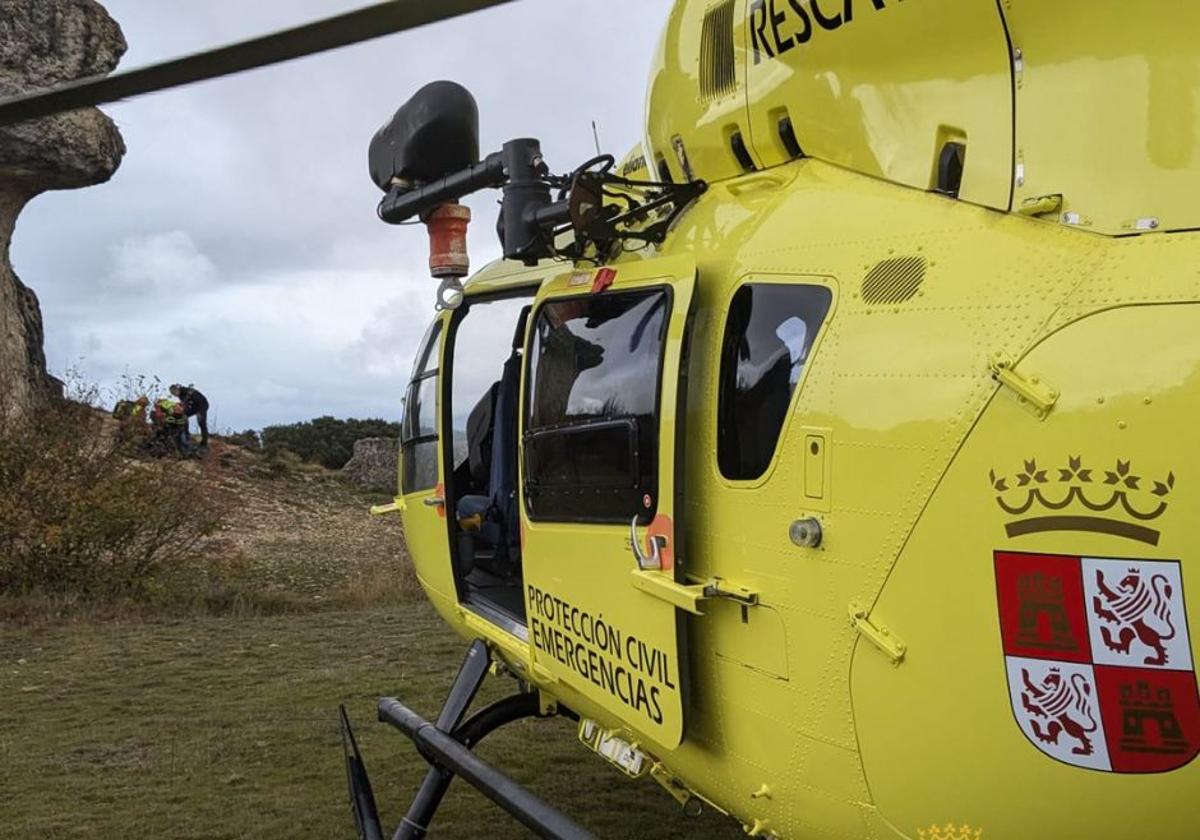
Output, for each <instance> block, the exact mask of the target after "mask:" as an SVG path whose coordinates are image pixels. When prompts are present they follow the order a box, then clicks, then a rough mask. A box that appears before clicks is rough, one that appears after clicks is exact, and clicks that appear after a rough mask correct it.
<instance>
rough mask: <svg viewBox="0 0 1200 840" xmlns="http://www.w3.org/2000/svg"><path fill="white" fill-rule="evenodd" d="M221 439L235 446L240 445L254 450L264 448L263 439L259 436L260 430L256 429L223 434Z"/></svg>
mask: <svg viewBox="0 0 1200 840" xmlns="http://www.w3.org/2000/svg"><path fill="white" fill-rule="evenodd" d="M221 440H223V441H225V442H226V443H228V444H231V445H233V446H240V447H241V448H242V449H249V450H250V451H252V452H257V451H258V450H260V449H262V441H261V440H260V439H259V437H258V432H256V431H254V429H246V430H244V431H241V432H231V433H229V434H227V435H221Z"/></svg>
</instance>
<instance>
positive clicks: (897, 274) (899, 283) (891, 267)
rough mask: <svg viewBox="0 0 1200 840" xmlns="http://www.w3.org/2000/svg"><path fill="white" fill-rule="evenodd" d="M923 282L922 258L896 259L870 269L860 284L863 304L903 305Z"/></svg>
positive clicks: (885, 261) (923, 265) (923, 262)
mask: <svg viewBox="0 0 1200 840" xmlns="http://www.w3.org/2000/svg"><path fill="white" fill-rule="evenodd" d="M924 280H925V258H924V257H896V258H895V259H890V260H884V261H883V262H881V263H879V265H877V266H875V267H874V268H873V269H871V273H870V274H868V275H867V276H866V277H865V278H864V279H863V283H862V299H863V302H864V303H867V304H871V305H877V304H882V303H903V302H904V301H906V300H908V299H909V298H911V297H912V296H913V295H915V294H916V293H917V290H918V289H920V288H921V283H922V282H923V281H924Z"/></svg>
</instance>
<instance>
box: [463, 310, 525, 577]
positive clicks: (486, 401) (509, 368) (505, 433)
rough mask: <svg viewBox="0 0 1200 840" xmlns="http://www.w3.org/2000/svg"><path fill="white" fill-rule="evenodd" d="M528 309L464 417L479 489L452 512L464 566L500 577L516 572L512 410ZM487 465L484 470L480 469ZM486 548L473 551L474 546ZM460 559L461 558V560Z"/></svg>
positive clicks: (517, 543) (516, 398) (514, 416)
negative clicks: (466, 541)
mask: <svg viewBox="0 0 1200 840" xmlns="http://www.w3.org/2000/svg"><path fill="white" fill-rule="evenodd" d="M531 309H532V307H530V306H526V307H525V308H524V309H522V310H521V314H520V316H519V317H518V318H517V328H516V331H515V333H514V335H513V340H512V352H511V353H510V355H509V357H508V360H507V361H506V362H505V363H504V368H503V372H502V373H501V375H500V380H499V381H498V382H495V383H493V384H492V386H491V387H490V388H489V389H488V391H487V393H485V394H484V396H483V398H482V399H480V401H479V402H478V403H477V404H476V406H475V408H474V409H473V410H472V411H471V415H470V417H469V418H468V422H467V447H468V449H467V461H468V467H469V472H470V474H471V477H472V483H473V484H475V486H474V487H472V488H471V489H473V490H478V491H479V492H476V493H471V494H466V495H462V496H459V498H458V501H457V503H456V504H455V516H456V517H457V519H458V523H459V526H460V528H461V529H462V530H463V532H464V533H465V534H467V535H469V536H470V537H471V540H470V542H471V545H463V541H460V553H464V549H465V550H466V551H470V552H471V554H472V555H473V557H472V561H471V562H470V563H462V566H463V567H464V571H466V572H468V573H469V572H470V568H468V567H469V566H478V567H482V568H484V569H485V570H486V571H488V572H490V573H491V574H494V575H497V576H499V577H501V578H512V577H514V576H519V575H520V531H519V529H518V525H517V505H516V496H517V411H518V404H519V400H520V385H521V354H522V346H523V344H524V339H525V324H526V322H527V321H528V320H529V312H530V310H531ZM485 467H486V474H485ZM480 543H481V544H482V545H481V546H480V547H481V548H484V549H485V552H490V555H491V556H490V557H487V556H485V552H476V551H474V548H475V545H478V544H480ZM460 562H461V561H460Z"/></svg>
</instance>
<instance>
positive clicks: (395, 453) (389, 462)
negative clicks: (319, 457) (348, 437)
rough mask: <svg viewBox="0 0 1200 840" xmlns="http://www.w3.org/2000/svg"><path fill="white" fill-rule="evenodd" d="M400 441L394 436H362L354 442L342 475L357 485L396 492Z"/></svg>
mask: <svg viewBox="0 0 1200 840" xmlns="http://www.w3.org/2000/svg"><path fill="white" fill-rule="evenodd" d="M399 458H400V443H399V441H397V440H396V439H395V438H363V439H362V440H358V441H355V442H354V454H353V455H352V456H351V457H350V460H349V461H347V462H346V466H344V467H342V475H344V476H346V478H348V479H350V480H351V481H352V482H354V483H355V484H357V485H358V486H359V487H366V488H369V489H371V490H388V491H391V492H393V493H394V492H396V468H397V464H398V462H399Z"/></svg>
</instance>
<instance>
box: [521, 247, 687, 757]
mask: <svg viewBox="0 0 1200 840" xmlns="http://www.w3.org/2000/svg"><path fill="white" fill-rule="evenodd" d="M695 282H696V266H695V262H694V260H693V259H692V258H691V257H670V258H663V259H654V260H646V261H643V262H636V263H629V264H622V265H619V266H615V267H607V268H599V269H594V270H590V271H588V270H584V271H573V272H568V273H565V274H563V275H560V276H558V277H556V278H554V279H552V280H549V281H547V282H546V283H544V284H543V285H542V287H541V289H540V291H539V293H538V295H537V298H536V299H535V302H534V310H533V314H532V317H531V320H530V326H529V331H528V338H527V352H526V371H525V386H524V390H523V395H522V425H521V488H522V489H521V502H522V504H521V526H522V536H523V550H522V556H523V566H524V583H525V593H524V594H525V599H526V616H527V620H528V627H529V639H530V643H531V648H532V652H533V660H534V664H535V666H537V667H540V668H542V669H544V670H545V671H546V672H548V673H549V675H550V676H551V677H553V678H554V679H555V680H557V681H559V682H561V683H562V684H564V685H565V686H567V687H569V688H570V689H573V690H574V692H576V693H578V694H579V695H582V696H583V697H584V698H586V699H587V700H588V701H590V702H591V704H592V705H593V706H595V707H598V708H599V709H601V710H603V711H604V712H605V713H607V714H606V716H608V717H611V718H613V719H614V720H618V721H622V722H623V723H625V724H626V725H628V726H629V727H631V728H632V729H634V730H635V732H636V734H638V735H639V736H641V737H644V738H646V739H647V740H649V741H652V742H654V743H655V744H657V745H659V746H661V747H663V748H666V749H673V748H674V747H676V746H678V745H679V743H680V741H681V740H682V739H683V731H684V706H685V703H684V685H685V675H684V674H683V673H681V671H683V670H684V668H685V660H686V657H685V655H684V650H683V647H682V643H683V638H682V632H681V628H682V625H683V620H682V615H681V614H680V613H679V612H678V609H677V606H676V605H674V604H673V603H672V602H671V600H670V598H669V597H664V595H663V594H658V596H657V597H656V594H654V593H655V592H660V593H669V592H670V591H671V590H672V589H673V588H678V589H682V586H681V585H680V581H681V580H682V571H681V568H680V565H681V564H680V562H679V561H680V559H681V551H680V546H679V542H678V541H679V539H680V538H681V536H682V529H681V528H680V527H679V522H678V514H679V513H680V512H681V510H682V509H683V508H682V504H681V503H680V499H679V491H680V489H681V482H680V481H679V478H678V476H679V472H678V470H679V468H681V467H682V459H681V456H680V453H679V448H680V446H681V444H682V442H683V435H682V418H683V408H684V405H683V401H684V397H685V394H686V389H685V388H684V387H683V386H684V383H683V381H682V377H683V375H684V371H685V370H686V366H685V365H684V364H683V362H684V360H685V355H686V346H687V329H688V319H689V313H690V311H691V306H692V293H693V290H694V288H695Z"/></svg>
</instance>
